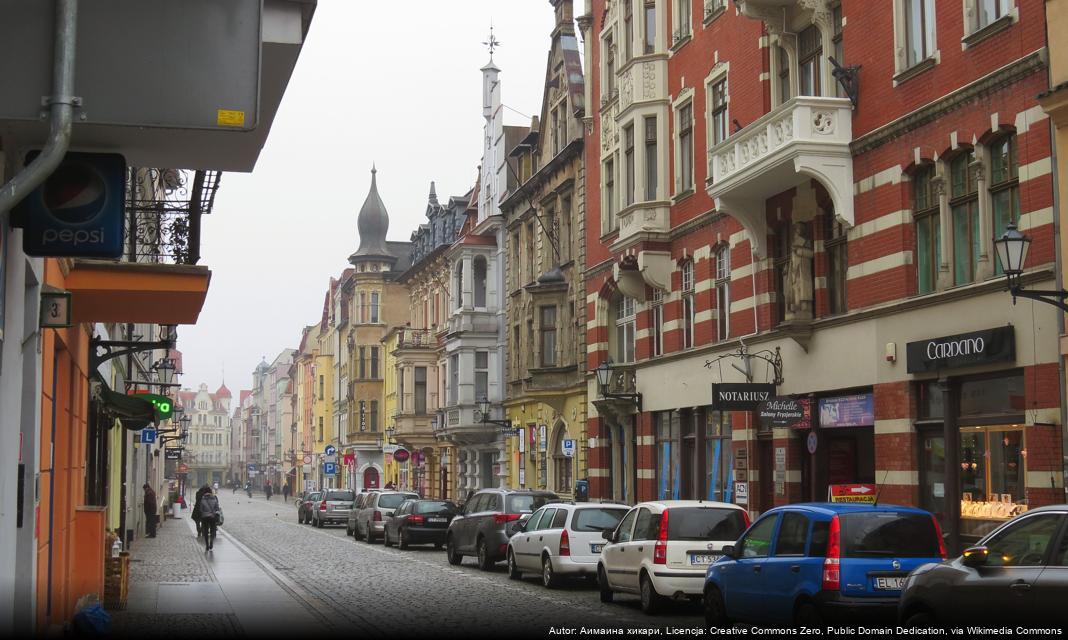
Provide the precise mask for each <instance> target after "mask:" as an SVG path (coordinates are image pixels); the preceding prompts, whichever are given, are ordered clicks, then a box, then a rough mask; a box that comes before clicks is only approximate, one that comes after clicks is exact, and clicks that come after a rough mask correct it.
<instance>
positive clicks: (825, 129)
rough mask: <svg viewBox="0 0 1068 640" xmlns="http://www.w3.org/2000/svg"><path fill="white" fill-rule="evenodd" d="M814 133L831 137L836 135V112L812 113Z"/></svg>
mask: <svg viewBox="0 0 1068 640" xmlns="http://www.w3.org/2000/svg"><path fill="white" fill-rule="evenodd" d="M812 131H813V132H814V133H818V134H821V135H825V136H829V135H831V134H833V133H834V112H832V111H814V112H813V113H812Z"/></svg>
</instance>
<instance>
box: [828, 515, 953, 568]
mask: <svg viewBox="0 0 1068 640" xmlns="http://www.w3.org/2000/svg"><path fill="white" fill-rule="evenodd" d="M839 518H840V521H841V535H842V538H841V543H842V555H843V556H845V557H852V558H870V557H894V558H936V557H938V556H939V555H940V554H941V552H940V551H939V547H938V534H937V533H935V527H934V520H933V519H932V518H931V516H929V515H927V514H921V513H901V512H893V511H873V512H869V513H847V514H843V515H841V516H839Z"/></svg>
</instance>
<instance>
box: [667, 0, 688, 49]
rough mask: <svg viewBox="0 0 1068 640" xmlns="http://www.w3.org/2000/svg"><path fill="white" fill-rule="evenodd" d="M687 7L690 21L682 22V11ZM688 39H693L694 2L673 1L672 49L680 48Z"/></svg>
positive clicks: (684, 0)
mask: <svg viewBox="0 0 1068 640" xmlns="http://www.w3.org/2000/svg"><path fill="white" fill-rule="evenodd" d="M683 7H687V8H688V11H687V14H688V17H689V20H688V21H683V20H682V9H683ZM687 37H693V0H672V6H671V47H672V48H674V47H676V46H678V45H679V44H680V43H681V42H684V41H685V40H686V38H687Z"/></svg>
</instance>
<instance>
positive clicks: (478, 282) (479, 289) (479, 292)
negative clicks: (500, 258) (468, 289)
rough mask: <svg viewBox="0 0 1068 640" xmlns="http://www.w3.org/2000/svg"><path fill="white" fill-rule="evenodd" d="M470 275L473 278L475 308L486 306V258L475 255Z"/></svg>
mask: <svg viewBox="0 0 1068 640" xmlns="http://www.w3.org/2000/svg"><path fill="white" fill-rule="evenodd" d="M472 275H473V276H474V279H475V308H478V309H484V308H485V307H486V259H485V258H484V257H482V256H475V261H474V265H473V268H472Z"/></svg>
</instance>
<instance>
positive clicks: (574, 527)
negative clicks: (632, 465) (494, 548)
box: [507, 502, 629, 589]
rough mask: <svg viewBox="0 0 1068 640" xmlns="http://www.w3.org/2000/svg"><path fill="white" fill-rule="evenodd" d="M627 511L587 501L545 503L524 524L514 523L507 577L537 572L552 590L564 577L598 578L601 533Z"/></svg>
mask: <svg viewBox="0 0 1068 640" xmlns="http://www.w3.org/2000/svg"><path fill="white" fill-rule="evenodd" d="M627 511H629V508H628V507H624V506H619V505H613V504H594V503H588V502H580V503H578V504H575V503H550V504H547V505H545V506H544V507H542V508H541V509H538V510H537V511H535V512H534V514H533V515H531V516H530V517H529V518H528V519H527V520H526V521H525V522H523V523H522V524H520V523H519V522H518V521H517V522H516V523H515V525H518V526H514V525H513V526H514V529H515V531H516V533H515V535H513V536H512V537H511V538H509V540H508V552H507V553H508V556H507V561H508V577H509V578H511V579H513V580H518V579H519V578H521V577H523V573H524V572H529V573H534V572H537V573H540V574H541V582H542V584H543V585H545V586H546V587H548V588H549V589H552V588H554V587H556V586H557V585H558V584H559V583H560V579H561V578H563V577H565V576H588V577H596V575H597V560H598V559H599V558H600V557H601V548H602V547H604V542H605V540H604V538H603V537H602V536H601V534H602V533H603V532H605V531H613V530H615V528H616V526H618V525H619V522H620V520H622V519H623V516H625V515H626V514H627Z"/></svg>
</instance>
